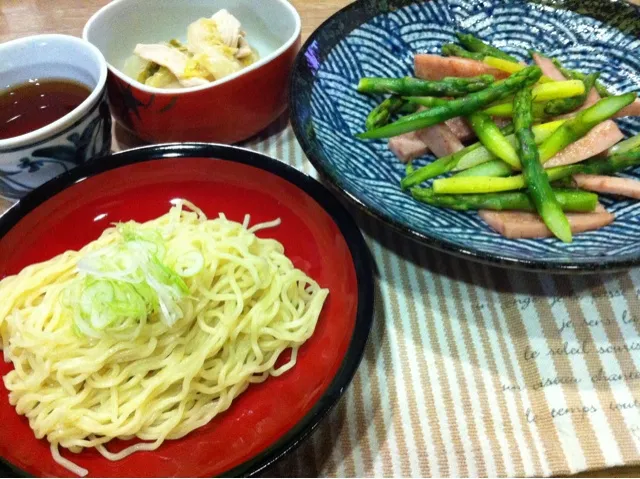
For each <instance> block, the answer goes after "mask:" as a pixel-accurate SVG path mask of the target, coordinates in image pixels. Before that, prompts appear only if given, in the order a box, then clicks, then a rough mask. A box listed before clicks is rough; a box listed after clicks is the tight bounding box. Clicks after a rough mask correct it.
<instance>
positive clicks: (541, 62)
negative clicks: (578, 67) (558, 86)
mask: <svg viewBox="0 0 640 479" xmlns="http://www.w3.org/2000/svg"><path fill="white" fill-rule="evenodd" d="M531 56H532V57H533V61H534V62H535V64H536V65H538V66H539V67H540V70H542V74H543V75H544V76H548V77H549V78H551V79H552V80H555V81H564V80H566V78H565V76H564V75H563V74H562V73H561V72H560V70H558V68H557V67H556V66H555V65H554V64H553V62H552V61H551V60H550V59H549V58H546V57H543V56H542V55H538V54H537V53H534V54H533V55H531Z"/></svg>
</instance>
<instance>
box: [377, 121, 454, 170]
mask: <svg viewBox="0 0 640 479" xmlns="http://www.w3.org/2000/svg"><path fill="white" fill-rule="evenodd" d="M462 148H464V145H463V144H462V143H461V142H460V140H458V138H457V137H456V135H455V134H454V133H453V132H452V131H451V129H449V127H448V126H447V125H445V124H440V125H433V126H429V127H427V128H422V129H420V130H416V131H410V132H409V133H404V134H402V135H398V136H394V137H392V138H389V149H390V150H391V151H393V154H394V155H396V156H397V157H398V159H399V160H400V161H401V162H403V163H408V162H409V161H411V160H414V159H416V158H418V157H420V156H422V155H425V154H427V153H428V152H429V150H431V151H432V152H433V154H434V155H436V156H437V157H438V158H441V157H443V156H447V155H450V154H452V153H455V152H456V151H460V150H462Z"/></svg>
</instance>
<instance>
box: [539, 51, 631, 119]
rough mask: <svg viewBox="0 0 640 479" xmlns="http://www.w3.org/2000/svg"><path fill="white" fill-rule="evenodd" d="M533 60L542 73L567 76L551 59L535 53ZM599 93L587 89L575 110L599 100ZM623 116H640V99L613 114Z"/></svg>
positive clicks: (555, 76) (551, 75) (558, 76)
mask: <svg viewBox="0 0 640 479" xmlns="http://www.w3.org/2000/svg"><path fill="white" fill-rule="evenodd" d="M533 61H534V62H535V63H536V65H538V66H539V67H540V69H541V70H542V73H543V74H544V75H546V76H548V77H549V78H551V79H553V80H557V81H562V80H566V79H567V78H566V77H565V76H564V75H563V74H562V72H561V71H560V70H558V67H556V66H555V65H554V64H553V62H552V61H551V60H549V59H548V58H544V57H542V56H540V55H538V54H537V53H534V54H533ZM600 98H601V97H600V95H599V94H598V91H597V90H596V89H595V88H592V89H591V90H590V91H589V95H588V96H587V99H586V100H585V102H584V104H583V105H582V106H581V107H580V108H578V110H577V111H580V110H584V109H585V108H589V107H590V106H592V105H594V104H596V103H597V102H598V101H599V100H600ZM625 116H640V100H636V101H634V102H633V103H632V104H631V105H629V106H626V107H624V108H623V109H622V110H620V111H619V112H618V113H616V114H615V115H614V118H622V117H625Z"/></svg>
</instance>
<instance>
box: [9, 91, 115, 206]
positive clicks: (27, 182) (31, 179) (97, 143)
mask: <svg viewBox="0 0 640 479" xmlns="http://www.w3.org/2000/svg"><path fill="white" fill-rule="evenodd" d="M110 151H111V115H110V113H109V107H108V104H107V98H106V94H105V95H103V96H102V97H101V98H100V100H99V101H98V102H97V103H96V104H95V105H94V107H93V109H92V110H91V111H90V112H89V113H88V114H87V115H86V116H85V117H83V118H82V119H81V120H80V121H78V122H77V123H76V124H74V125H71V126H70V127H69V128H67V129H66V130H63V131H61V132H60V133H58V134H57V135H56V136H54V137H52V138H48V139H47V140H45V141H44V142H41V143H39V144H35V145H33V146H32V147H31V150H30V151H25V150H24V149H23V148H16V149H13V150H7V151H0V155H2V157H3V158H2V163H1V164H0V196H3V197H5V198H8V199H11V200H17V199H20V198H22V197H23V196H24V195H26V194H27V193H29V192H30V191H31V190H33V189H34V188H36V187H38V186H40V185H41V184H43V183H45V182H47V181H49V180H50V179H52V178H55V177H56V176H58V175H59V174H61V173H64V172H66V171H69V169H70V168H73V167H75V166H78V165H80V164H82V163H84V162H85V161H87V160H89V159H91V158H95V157H100V156H104V155H107V154H108V153H109V152H110Z"/></svg>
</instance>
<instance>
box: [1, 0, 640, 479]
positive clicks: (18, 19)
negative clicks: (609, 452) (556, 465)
mask: <svg viewBox="0 0 640 479" xmlns="http://www.w3.org/2000/svg"><path fill="white" fill-rule="evenodd" d="M176 1H179V0H176ZM258 1H259V0H258ZM630 1H631V2H632V3H637V4H640V0H630ZM107 3H109V0H82V1H80V0H0V42H5V41H7V40H12V39H15V38H20V37H23V36H26V35H33V34H38V33H66V34H69V35H76V36H81V34H82V28H83V26H84V24H85V23H86V21H87V20H88V19H89V17H90V16H91V15H92V14H93V13H94V12H95V11H96V10H97V9H98V8H100V7H102V6H103V5H106V4H107ZM291 3H293V5H294V6H295V7H296V8H297V10H298V12H300V16H301V17H302V39H303V41H304V40H305V39H306V38H307V37H308V36H309V35H310V34H311V32H313V31H314V30H315V29H316V28H317V27H318V26H319V25H320V24H321V23H322V22H323V21H324V20H326V19H327V18H328V17H329V16H330V15H331V14H333V13H334V12H336V11H337V10H339V9H340V8H342V7H344V6H345V5H347V4H348V3H350V1H349V0H291ZM127 140H129V139H123V138H122V137H120V136H118V134H117V133H116V147H118V144H119V145H120V146H122V143H123V141H125V142H126V141H127ZM3 201H4V200H2V198H0V211H2V210H3V209H4V207H5V206H6V205H5V204H3V203H2V202H3ZM637 476H640V467H627V468H625V467H622V468H613V469H607V470H603V471H594V472H589V473H584V474H581V475H579V476H578V477H637Z"/></svg>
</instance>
